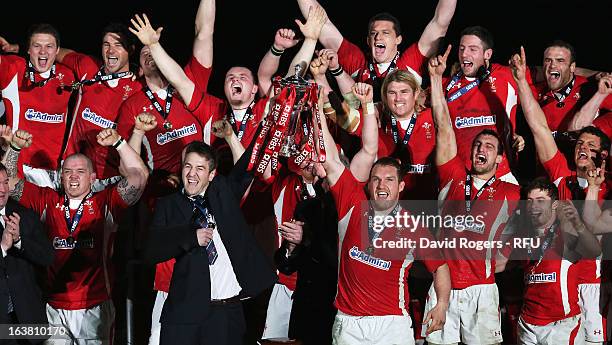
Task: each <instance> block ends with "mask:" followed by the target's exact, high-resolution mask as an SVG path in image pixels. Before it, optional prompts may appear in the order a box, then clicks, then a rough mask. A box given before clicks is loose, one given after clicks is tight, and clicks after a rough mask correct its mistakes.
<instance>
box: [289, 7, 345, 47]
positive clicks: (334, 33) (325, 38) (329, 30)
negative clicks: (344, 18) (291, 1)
mask: <svg viewBox="0 0 612 345" xmlns="http://www.w3.org/2000/svg"><path fill="white" fill-rule="evenodd" d="M298 5H299V6H300V11H301V12H302V16H304V18H306V16H307V15H308V11H309V10H310V8H311V7H313V6H321V5H320V4H319V3H318V2H317V1H316V0H298ZM343 39H344V38H343V37H342V34H341V33H340V31H339V30H338V29H337V28H336V26H335V25H334V24H333V23H332V22H331V21H330V20H329V19H327V20H326V22H325V25H324V26H323V29H322V30H321V35H320V36H319V41H320V42H321V44H322V45H323V47H325V48H328V49H333V50H335V51H338V49H340V45H341V44H342V40H343Z"/></svg>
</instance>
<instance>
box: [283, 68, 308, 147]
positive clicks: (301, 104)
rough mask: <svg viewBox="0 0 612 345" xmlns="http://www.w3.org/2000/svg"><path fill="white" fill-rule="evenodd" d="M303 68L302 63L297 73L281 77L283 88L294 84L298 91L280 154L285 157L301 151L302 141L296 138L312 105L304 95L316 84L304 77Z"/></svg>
mask: <svg viewBox="0 0 612 345" xmlns="http://www.w3.org/2000/svg"><path fill="white" fill-rule="evenodd" d="M302 69H303V68H302V66H301V65H299V64H298V65H295V74H294V75H293V76H290V77H287V78H283V79H280V87H281V88H283V87H288V86H289V85H294V86H295V91H296V102H295V104H294V105H293V110H292V111H291V115H290V118H289V126H288V127H287V132H286V133H285V136H284V138H283V143H282V145H281V148H280V151H279V155H280V156H283V157H291V156H295V155H297V154H298V153H299V146H300V145H301V144H302V143H298V142H296V139H295V137H296V132H297V130H298V128H297V127H298V126H299V124H300V123H302V122H303V121H306V119H307V117H306V116H307V112H309V111H310V106H309V105H308V104H307V102H306V100H307V99H308V98H307V97H304V96H305V95H307V94H308V93H310V91H311V88H312V87H314V85H315V84H314V83H312V82H309V81H308V80H306V79H304V78H303V77H302ZM303 113H304V114H303ZM302 114H303V115H302Z"/></svg>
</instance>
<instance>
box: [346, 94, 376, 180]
mask: <svg viewBox="0 0 612 345" xmlns="http://www.w3.org/2000/svg"><path fill="white" fill-rule="evenodd" d="M353 93H354V94H355V96H356V97H357V98H358V99H359V101H360V102H361V109H362V114H363V116H362V118H363V127H362V129H361V149H360V150H359V151H358V152H357V153H356V154H355V156H354V157H353V160H352V161H351V165H350V169H351V173H352V174H353V176H354V177H355V178H356V179H357V180H358V181H361V182H365V181H367V180H368V178H369V177H370V169H371V168H372V165H374V162H375V161H376V156H377V154H378V122H377V121H376V113H375V111H374V109H375V108H374V103H373V98H374V89H373V87H372V85H369V84H366V83H356V84H355V85H354V86H353Z"/></svg>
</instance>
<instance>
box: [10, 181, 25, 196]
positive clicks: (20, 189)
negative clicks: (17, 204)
mask: <svg viewBox="0 0 612 345" xmlns="http://www.w3.org/2000/svg"><path fill="white" fill-rule="evenodd" d="M23 185H24V182H23V180H19V182H17V184H16V185H15V188H13V190H12V191H11V192H10V196H11V197H12V198H13V199H14V200H15V201H19V200H21V196H22V195H23Z"/></svg>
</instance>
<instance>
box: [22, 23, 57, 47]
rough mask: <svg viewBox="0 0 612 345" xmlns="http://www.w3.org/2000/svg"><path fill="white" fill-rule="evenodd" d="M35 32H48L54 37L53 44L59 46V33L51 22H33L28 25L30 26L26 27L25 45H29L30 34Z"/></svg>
mask: <svg viewBox="0 0 612 345" xmlns="http://www.w3.org/2000/svg"><path fill="white" fill-rule="evenodd" d="M36 34H48V35H51V36H53V37H54V38H55V44H56V45H57V46H58V47H59V46H60V34H59V31H57V29H56V28H54V27H53V26H52V25H51V24H47V23H39V24H33V25H32V26H30V28H29V29H28V34H27V35H26V37H27V40H28V41H27V45H26V46H27V47H29V46H30V41H31V40H32V36H34V35H36Z"/></svg>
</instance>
